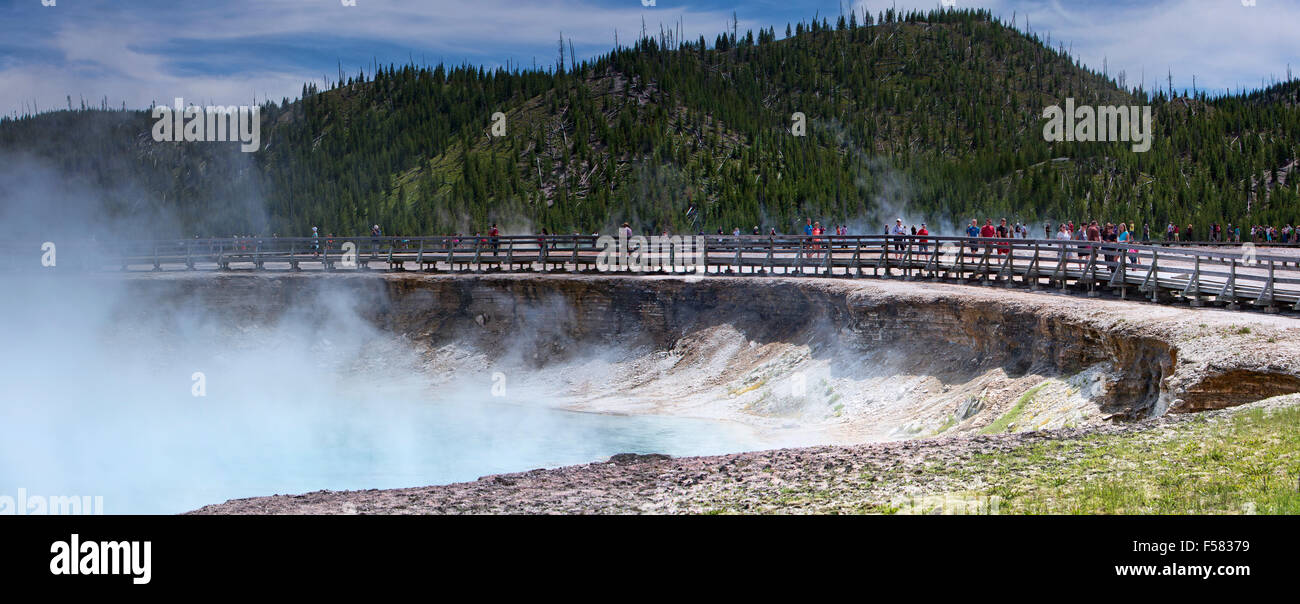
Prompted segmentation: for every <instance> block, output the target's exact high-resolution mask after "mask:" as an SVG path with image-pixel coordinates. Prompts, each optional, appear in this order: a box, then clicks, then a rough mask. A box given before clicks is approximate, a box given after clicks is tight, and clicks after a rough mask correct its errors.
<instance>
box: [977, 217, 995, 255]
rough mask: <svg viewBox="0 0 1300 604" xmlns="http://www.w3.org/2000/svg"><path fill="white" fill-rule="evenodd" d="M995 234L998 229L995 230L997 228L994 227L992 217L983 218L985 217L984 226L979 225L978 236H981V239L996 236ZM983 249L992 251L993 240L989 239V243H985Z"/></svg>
mask: <svg viewBox="0 0 1300 604" xmlns="http://www.w3.org/2000/svg"><path fill="white" fill-rule="evenodd" d="M997 234H998V230H997V228H995V227H994V226H993V219H992V218H985V219H984V226H982V227H980V238H981V239H992V238H993V237H995V236H997ZM984 249H985V251H987V252H991V251H993V242H992V241H990V242H989V243H987V244H985V248H984Z"/></svg>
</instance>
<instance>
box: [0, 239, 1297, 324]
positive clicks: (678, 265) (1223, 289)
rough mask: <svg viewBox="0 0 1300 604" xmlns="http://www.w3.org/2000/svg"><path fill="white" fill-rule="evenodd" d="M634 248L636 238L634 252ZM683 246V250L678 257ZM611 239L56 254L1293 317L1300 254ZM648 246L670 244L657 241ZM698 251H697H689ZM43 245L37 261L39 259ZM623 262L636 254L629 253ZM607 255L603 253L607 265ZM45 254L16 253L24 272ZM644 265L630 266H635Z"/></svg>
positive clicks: (160, 262) (140, 245)
mask: <svg viewBox="0 0 1300 604" xmlns="http://www.w3.org/2000/svg"><path fill="white" fill-rule="evenodd" d="M641 239H642V238H633V241H637V242H638V243H641V242H643V240H642V241H638V240H641ZM681 240H685V242H687V245H680V244H681V243H682V241H681ZM614 241H616V240H611V238H608V237H606V238H599V237H597V236H595V235H558V236H547V237H541V236H536V235H529V236H501V237H495V238H494V237H487V236H478V237H475V236H460V237H369V236H365V237H353V238H344V237H332V238H325V237H322V238H318V239H313V238H248V239H202V240H200V239H190V240H171V241H148V242H130V243H114V244H102V243H93V242H79V243H71V244H68V245H66V246H62V247H60V248H59V249H58V254H59V255H58V263H57V267H59V268H62V267H70V268H72V269H73V270H96V271H99V270H124V271H138V270H147V271H165V270H240V269H252V270H289V271H298V270H322V271H346V270H376V269H378V270H389V271H426V272H569V273H585V272H594V273H613V274H626V275H637V274H648V275H660V274H688V273H689V274H707V275H742V276H747V277H748V276H761V275H790V276H808V277H813V276H821V277H839V278H858V277H875V278H882V279H890V278H893V279H908V280H920V279H925V280H931V281H940V282H950V283H978V284H984V285H994V286H1005V287H1020V288H1027V289H1030V290H1041V289H1046V288H1054V289H1058V290H1063V291H1075V292H1082V293H1084V294H1086V295H1090V296H1100V295H1102V294H1103V293H1104V294H1106V295H1115V296H1118V297H1120V298H1130V299H1131V298H1138V297H1141V298H1146V299H1149V300H1151V301H1153V302H1185V303H1188V304H1191V305H1193V306H1201V305H1206V304H1213V305H1216V306H1222V307H1225V308H1229V309H1241V308H1257V309H1260V310H1264V311H1266V312H1277V311H1280V310H1281V311H1291V312H1295V311H1298V310H1300V262H1298V261H1300V249H1297V248H1296V246H1277V245H1273V244H1267V246H1265V245H1264V244H1261V246H1260V247H1258V248H1256V247H1255V245H1254V244H1249V243H1247V244H1224V243H1213V244H1211V243H1201V244H1195V243H1183V244H1179V245H1163V244H1156V245H1119V244H1113V243H1102V242H1087V241H1071V240H1056V239H1006V240H1003V239H984V238H975V239H971V238H965V237H935V236H928V237H915V236H886V235H854V236H831V235H823V236H818V237H804V236H773V237H768V236H719V235H705V236H681V237H680V239H679V240H675V242H676V243H675V244H667V245H654V246H652V248H651V249H649V251H646V249H645V248H642V249H641V254H640V255H639V258H638V257H637V256H632V258H631V260H633V263H632V264H634V265H635V266H627V265H626V263H618V262H611V261H612V260H613V259H614V258H615V257H616V256H617V254H611V253H610V252H611V251H616V250H617V249H618V248H616V247H614V248H611V247H610V246H611V244H613V243H614ZM645 243H651V244H661V243H666V241H657V240H654V239H651V241H649V242H645ZM690 244H696V245H690ZM38 248H39V246H38V245H34V246H32V247H31V248H30V249H31V250H37V249H38ZM623 249H624V250H625V251H631V250H628V249H627V248H623ZM602 252H604V253H602ZM38 254H39V252H35V251H32V252H30V253H28V254H26V255H23V254H19V253H17V252H16V251H15V250H11V251H10V253H9V254H8V255H9V257H10V258H11V259H13V258H24V257H25V258H28V259H32V260H33V262H32V263H31V264H20V263H17V262H12V263H10V264H15V265H17V266H19V267H20V268H33V269H34V267H39V266H40V265H39V263H36V262H34V260H35V259H36V258H38ZM637 260H639V261H640V263H639V264H638V263H637V262H636V261H637Z"/></svg>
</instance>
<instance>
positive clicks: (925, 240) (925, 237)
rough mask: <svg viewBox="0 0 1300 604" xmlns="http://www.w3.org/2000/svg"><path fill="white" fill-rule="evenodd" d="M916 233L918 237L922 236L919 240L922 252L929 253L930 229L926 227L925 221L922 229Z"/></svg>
mask: <svg viewBox="0 0 1300 604" xmlns="http://www.w3.org/2000/svg"><path fill="white" fill-rule="evenodd" d="M916 234H917V236H918V237H920V239H919V240H918V241H919V242H920V243H921V253H922V254H927V253H929V252H930V239H929V235H930V231H929V230H928V229H926V228H925V223H924V222H922V223H921V229H920V230H918V231H917V232H916Z"/></svg>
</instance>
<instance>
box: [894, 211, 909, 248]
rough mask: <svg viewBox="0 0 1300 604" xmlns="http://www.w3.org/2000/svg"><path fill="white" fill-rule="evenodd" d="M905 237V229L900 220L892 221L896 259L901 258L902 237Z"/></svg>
mask: <svg viewBox="0 0 1300 604" xmlns="http://www.w3.org/2000/svg"><path fill="white" fill-rule="evenodd" d="M906 235H907V227H904V226H903V219H902V218H895V219H894V251H896V252H898V257H899V258H902V257H903V237H904V236H906Z"/></svg>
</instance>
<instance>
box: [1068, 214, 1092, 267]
mask: <svg viewBox="0 0 1300 604" xmlns="http://www.w3.org/2000/svg"><path fill="white" fill-rule="evenodd" d="M1070 235H1071V237H1070V239H1071V240H1072V241H1087V240H1088V224H1087V223H1086V222H1084V221H1082V220H1080V221H1079V226H1077V227H1075V228H1074V230H1073V231H1072V232H1071V233H1070ZM1075 257H1076V258H1078V259H1079V266H1083V259H1084V258H1087V257H1088V251H1087V246H1083V245H1078V246H1076V247H1075Z"/></svg>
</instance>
